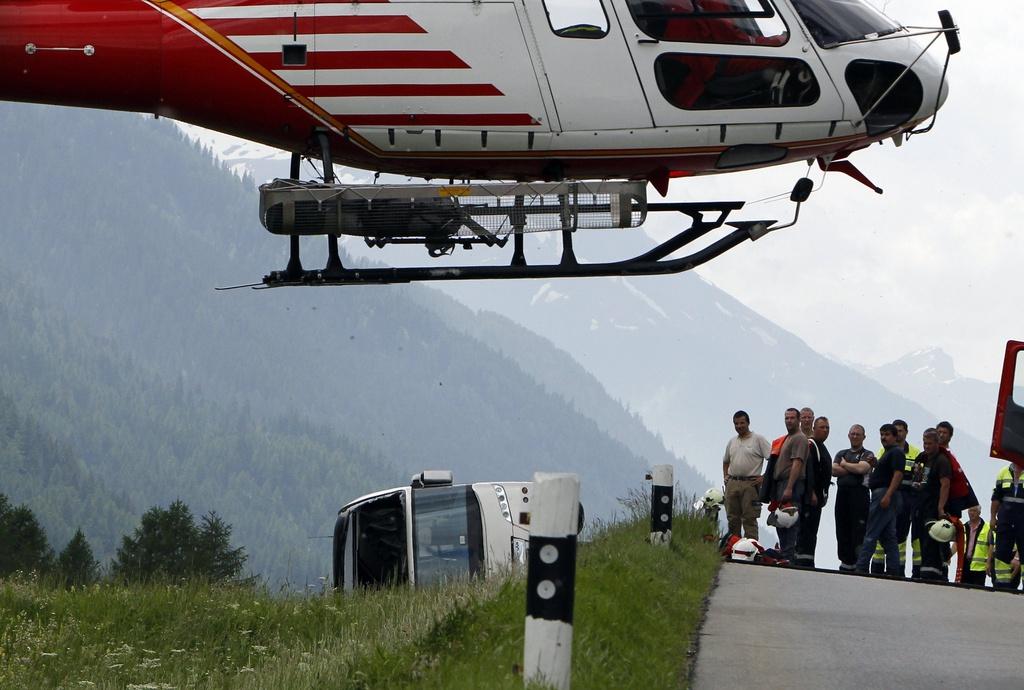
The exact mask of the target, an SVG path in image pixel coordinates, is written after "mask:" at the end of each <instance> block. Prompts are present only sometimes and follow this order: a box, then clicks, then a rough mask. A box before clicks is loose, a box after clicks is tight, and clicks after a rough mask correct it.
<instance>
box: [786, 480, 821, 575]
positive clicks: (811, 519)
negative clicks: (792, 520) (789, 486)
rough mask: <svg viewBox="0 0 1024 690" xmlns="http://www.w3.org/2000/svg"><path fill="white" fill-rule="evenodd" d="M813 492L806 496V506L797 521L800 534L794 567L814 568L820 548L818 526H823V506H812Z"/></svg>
mask: <svg viewBox="0 0 1024 690" xmlns="http://www.w3.org/2000/svg"><path fill="white" fill-rule="evenodd" d="M810 501H811V492H807V495H806V496H804V505H803V507H802V508H801V509H800V519H799V520H798V521H797V524H796V526H797V529H798V531H799V534H798V535H797V538H796V549H795V550H794V552H793V565H799V566H803V567H805V568H813V567H814V551H815V549H816V548H817V547H818V526H819V525H820V524H821V508H822V506H821V504H820V503H819V504H818V505H816V506H812V505H811V503H810Z"/></svg>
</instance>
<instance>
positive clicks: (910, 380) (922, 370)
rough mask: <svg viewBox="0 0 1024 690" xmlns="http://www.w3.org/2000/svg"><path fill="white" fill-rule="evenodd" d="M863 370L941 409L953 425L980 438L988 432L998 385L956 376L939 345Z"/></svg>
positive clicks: (989, 431) (931, 406)
mask: <svg viewBox="0 0 1024 690" xmlns="http://www.w3.org/2000/svg"><path fill="white" fill-rule="evenodd" d="M864 371H865V373H866V374H867V375H868V376H870V377H871V378H873V379H874V380H876V381H878V382H879V383H881V384H882V385H883V386H885V387H886V388H888V389H889V390H891V391H893V392H895V393H898V394H900V395H905V396H907V397H909V398H912V399H914V400H918V401H920V402H921V403H922V404H924V405H926V406H927V407H929V408H930V409H934V410H937V411H938V410H944V411H945V413H944V414H945V415H946V417H947V418H948V420H949V421H950V422H951V423H952V424H953V427H954V428H957V429H962V430H964V431H966V432H968V433H970V434H972V435H974V436H977V437H978V438H980V439H987V438H988V437H989V435H990V434H991V433H992V421H993V416H994V414H995V404H996V395H997V393H998V390H999V387H998V385H996V384H994V383H987V382H985V381H979V380H977V379H972V378H968V377H965V376H960V375H959V374H958V373H957V371H956V368H955V367H954V365H953V358H952V357H950V356H949V354H947V353H946V352H945V351H943V350H942V349H940V348H937V347H930V348H925V349H921V350H916V351H914V352H910V353H908V354H906V355H904V356H903V357H900V358H899V359H897V360H896V361H894V362H890V363H888V364H884V365H882V366H879V367H867V368H864Z"/></svg>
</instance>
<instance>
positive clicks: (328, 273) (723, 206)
mask: <svg viewBox="0 0 1024 690" xmlns="http://www.w3.org/2000/svg"><path fill="white" fill-rule="evenodd" d="M743 203H744V202H742V201H728V202H715V203H690V202H681V203H672V202H666V203H652V204H648V206H647V210H648V212H672V211H675V212H678V213H682V214H683V215H685V216H688V217H689V219H690V225H689V227H687V228H686V229H685V230H683V231H682V232H679V233H678V234H676V235H675V236H674V237H672V238H670V239H668V240H666V241H664V242H662V243H661V244H659V245H657V246H656V247H654V248H652V249H650V250H648V251H646V252H644V253H643V254H639V255H637V256H634V257H632V258H629V259H624V260H621V261H612V262H605V263H580V262H579V261H578V260H577V259H576V256H575V253H574V251H573V246H572V239H573V237H572V235H573V232H572V231H568V230H566V231H563V232H562V240H563V243H562V257H561V260H560V261H559V262H558V263H557V264H538V265H530V264H527V263H526V259H525V256H524V254H523V248H522V239H521V238H522V235H518V234H517V235H515V236H514V238H515V240H516V244H515V249H514V252H513V256H512V262H511V263H510V264H509V265H505V266H445V267H426V266H407V267H395V268H337V267H334V268H332V267H326V268H324V269H322V270H303V271H294V270H287V269H286V270H284V271H274V272H272V273H270V274H269V275H267V276H265V277H264V278H263V283H262V284H260V285H251V286H239V287H253V288H254V289H268V288H276V287H292V286H328V285H360V284H387V283H410V282H419V281H433V280H490V279H512V278H573V277H575V278H580V277H595V276H635V275H661V274H667V273H680V272H683V271H688V270H690V269H692V268H695V267H697V266H700V265H701V264H703V263H705V262H707V261H710V260H711V259H714V258H716V257H718V256H720V255H722V254H724V253H725V252H727V251H729V250H730V249H732V248H733V247H736V246H737V245H739V244H741V243H742V242H744V241H745V240H748V239H750V240H756V239H758V238H760V237H762V236H763V235H764V234H766V233H767V232H769V231H770V230H772V229H773V228H772V226H773V225H774V224H775V222H776V221H774V220H747V221H739V222H733V223H727V222H726V220H727V218H728V216H729V214H730V213H731V212H732V211H736V210H738V209H740V208H742V207H743ZM705 214H707V215H709V216H710V219H709V220H705V218H704V216H705ZM723 225H728V226H729V227H732V228H733V230H732V232H730V233H729V234H728V235H726V236H724V237H722V238H721V239H719V240H717V241H715V242H713V243H711V244H709V245H708V246H706V247H704V248H702V249H700V250H697V251H695V252H693V253H691V254H687V255H685V256H682V257H677V258H667V257H669V256H670V255H671V254H674V253H675V252H677V251H678V250H680V249H682V248H683V247H685V246H687V245H688V244H690V243H691V242H694V241H696V240H698V239H700V238H701V237H704V236H705V235H707V234H708V233H709V232H711V231H713V230H716V229H718V228H720V227H722V226H723Z"/></svg>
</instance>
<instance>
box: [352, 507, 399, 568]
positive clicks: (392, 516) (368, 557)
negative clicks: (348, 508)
mask: <svg viewBox="0 0 1024 690" xmlns="http://www.w3.org/2000/svg"><path fill="white" fill-rule="evenodd" d="M353 513H354V515H355V520H356V528H355V529H356V573H355V575H356V578H355V580H356V584H358V585H360V586H364V587H381V586H387V585H396V584H400V583H404V582H408V581H409V568H408V559H407V557H406V553H407V551H406V549H407V548H408V547H407V544H408V542H407V541H406V540H407V536H406V530H405V495H404V492H401V491H400V492H396V493H393V494H388V495H386V496H381V497H379V498H375V499H373V500H371V501H368V502H367V503H365V504H363V505H360V506H359V507H358V508H356V509H355V510H354V511H353Z"/></svg>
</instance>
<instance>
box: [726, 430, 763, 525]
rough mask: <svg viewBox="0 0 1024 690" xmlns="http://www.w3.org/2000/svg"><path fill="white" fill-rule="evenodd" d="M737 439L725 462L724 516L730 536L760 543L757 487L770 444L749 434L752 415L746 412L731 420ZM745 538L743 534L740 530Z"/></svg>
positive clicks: (729, 447)
mask: <svg viewBox="0 0 1024 690" xmlns="http://www.w3.org/2000/svg"><path fill="white" fill-rule="evenodd" d="M732 425H733V427H734V428H735V429H736V436H734V437H732V438H731V439H729V443H728V444H726V446H725V457H724V458H723V459H722V476H723V478H724V480H725V515H726V517H727V518H728V520H729V533H730V534H735V535H736V536H738V537H747V538H750V539H757V518H758V517H760V515H761V501H760V500H759V499H758V496H757V494H758V487H760V485H761V472H762V470H763V468H764V461H765V460H766V459H767V458H768V456H769V455H770V454H771V444H769V443H768V440H767V439H766V438H765V437H764V436H761V435H760V434H755V433H754V432H752V431H751V430H750V415H748V414H747V413H746V412H744V411H743V410H740V411H738V412H737V413H736V414H734V415H733V416H732ZM741 525H742V527H743V534H740V526H741Z"/></svg>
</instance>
